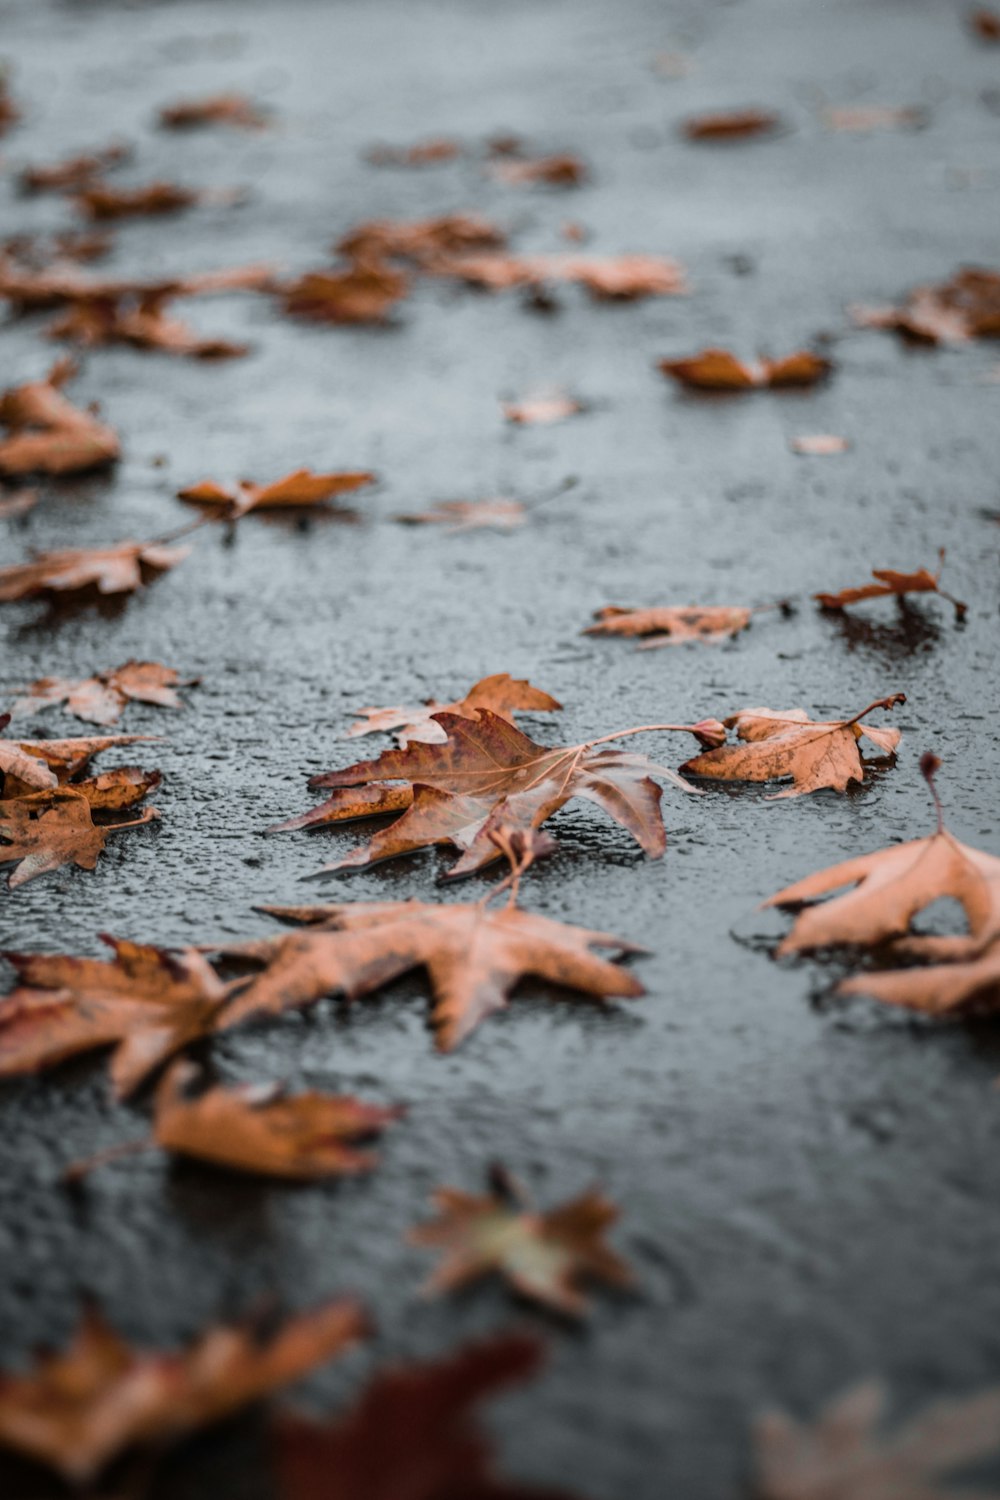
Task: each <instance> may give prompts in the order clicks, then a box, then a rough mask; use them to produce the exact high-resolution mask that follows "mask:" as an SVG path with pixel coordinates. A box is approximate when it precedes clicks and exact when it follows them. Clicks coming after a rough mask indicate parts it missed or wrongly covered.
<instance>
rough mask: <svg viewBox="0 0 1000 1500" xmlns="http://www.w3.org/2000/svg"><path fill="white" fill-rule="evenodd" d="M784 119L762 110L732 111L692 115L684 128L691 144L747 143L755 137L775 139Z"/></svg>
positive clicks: (684, 124)
mask: <svg viewBox="0 0 1000 1500" xmlns="http://www.w3.org/2000/svg"><path fill="white" fill-rule="evenodd" d="M781 125H782V121H781V118H780V116H778V115H776V114H772V113H771V112H770V111H768V110H762V109H729V110H720V111H718V112H717V113H715V114H707V115H692V116H691V118H690V119H687V120H685V121H684V122H683V123H682V125H681V133H682V134H683V135H685V136H687V138H688V140H689V141H732V140H746V139H747V138H748V137H751V136H758V135H771V134H773V133H774V132H775V131H776V130H778V129H780V128H781Z"/></svg>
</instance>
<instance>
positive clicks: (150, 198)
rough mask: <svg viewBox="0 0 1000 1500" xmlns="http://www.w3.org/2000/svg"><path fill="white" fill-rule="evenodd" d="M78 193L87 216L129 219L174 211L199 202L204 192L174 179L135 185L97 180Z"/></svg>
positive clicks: (82, 210)
mask: <svg viewBox="0 0 1000 1500" xmlns="http://www.w3.org/2000/svg"><path fill="white" fill-rule="evenodd" d="M75 196H76V202H77V204H78V205H79V208H80V210H81V212H83V213H85V214H86V215H87V217H88V218H91V219H128V218H133V217H137V216H141V215H146V214H175V213H177V212H179V210H181V209H183V208H190V207H191V206H192V204H194V203H197V202H198V200H199V199H200V198H201V197H202V194H201V193H199V192H198V191H197V190H196V189H195V188H186V187H179V186H178V185H177V183H174V182H149V183H146V184H145V185H144V186H143V187H134V188H114V187H110V186H108V184H107V183H94V184H92V185H91V186H90V187H85V188H82V189H81V191H80V192H79V193H77V194H76V195H75Z"/></svg>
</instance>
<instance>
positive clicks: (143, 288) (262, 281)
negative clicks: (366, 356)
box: [0, 234, 276, 318]
mask: <svg viewBox="0 0 1000 1500" xmlns="http://www.w3.org/2000/svg"><path fill="white" fill-rule="evenodd" d="M95 239H97V237H96V236H94V235H93V234H88V235H85V236H83V237H82V240H81V239H80V238H78V239H77V240H76V241H71V242H70V250H72V249H73V247H74V245H76V246H78V245H79V244H80V243H81V242H82V244H83V245H84V247H85V248H86V247H87V246H89V245H92V244H93V243H94V241H95ZM102 243H103V241H102ZM65 253H66V254H69V253H70V251H67V252H65ZM275 285H276V278H275V272H274V268H273V267H272V266H268V265H259V264H258V265H247V266H231V267H229V268H227V269H225V270H221V271H203V272H200V273H199V274H197V275H193V276H182V277H171V278H170V279H168V280H159V281H141V280H137V279H136V278H134V277H124V278H119V279H114V278H111V277H107V276H91V275H88V274H87V273H86V272H85V271H81V270H80V268H79V266H76V265H73V264H71V263H69V262H67V261H65V260H64V261H62V262H56V263H55V264H46V265H42V266H41V267H36V266H34V265H26V264H24V263H23V262H22V261H21V260H19V259H18V258H17V257H16V256H13V255H11V254H10V253H9V252H8V253H7V254H6V255H3V256H0V297H4V298H6V299H7V301H8V302H10V303H11V304H12V306H13V307H14V308H15V309H16V310H17V311H18V312H32V311H37V310H38V309H41V308H46V307H67V306H68V307H69V308H70V309H72V308H73V307H74V306H75V304H77V303H81V302H82V303H95V304H104V303H121V304H122V306H121V308H120V309H119V310H118V316H119V317H120V318H124V317H126V316H127V315H128V314H129V313H131V312H133V311H136V310H138V309H139V308H141V307H150V306H154V307H156V306H162V303H163V302H164V301H165V300H167V299H169V298H171V297H197V296H207V295H211V294H213V293H217V292H234V291H240V292H266V291H273V290H274V287H275Z"/></svg>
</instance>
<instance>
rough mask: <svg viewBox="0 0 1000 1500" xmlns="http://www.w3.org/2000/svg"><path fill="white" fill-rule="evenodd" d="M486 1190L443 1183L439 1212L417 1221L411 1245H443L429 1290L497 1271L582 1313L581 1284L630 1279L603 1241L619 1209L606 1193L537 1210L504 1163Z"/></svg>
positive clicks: (534, 1295)
mask: <svg viewBox="0 0 1000 1500" xmlns="http://www.w3.org/2000/svg"><path fill="white" fill-rule="evenodd" d="M489 1186H490V1191H489V1192H488V1193H487V1194H484V1195H476V1194H474V1193H465V1192H462V1191H460V1190H459V1189H458V1188H438V1189H437V1190H436V1191H435V1193H434V1194H433V1197H432V1200H431V1201H432V1202H433V1204H434V1206H435V1208H436V1209H437V1210H438V1217H437V1218H436V1219H433V1220H431V1221H430V1222H429V1223H427V1224H418V1225H417V1226H416V1227H415V1228H414V1229H412V1230H411V1231H410V1233H409V1235H408V1236H407V1238H408V1239H409V1242H410V1244H411V1245H422V1246H426V1247H428V1248H431V1249H437V1250H441V1251H442V1252H443V1258H442V1261H441V1264H440V1265H439V1266H438V1268H437V1270H436V1271H435V1272H434V1274H433V1276H432V1277H431V1279H430V1281H429V1282H428V1283H427V1286H426V1287H425V1292H427V1293H428V1294H430V1295H433V1294H434V1293H436V1292H445V1291H453V1290H454V1289H455V1288H456V1287H461V1286H465V1285H466V1284H467V1283H468V1282H470V1281H476V1280H478V1279H479V1278H480V1277H482V1276H486V1275H488V1274H489V1273H490V1272H499V1274H500V1275H501V1276H503V1277H504V1278H505V1280H507V1281H508V1282H509V1283H510V1285H511V1286H512V1287H513V1288H514V1289H515V1291H517V1292H519V1293H520V1294H521V1296H523V1297H527V1298H529V1299H531V1300H532V1301H535V1302H540V1303H542V1305H543V1306H546V1307H550V1308H554V1309H555V1310H556V1311H557V1312H561V1313H565V1314H567V1315H568V1316H569V1317H573V1318H577V1317H580V1316H582V1314H583V1313H584V1312H585V1311H586V1307H587V1304H586V1301H585V1300H584V1297H583V1295H582V1292H581V1290H580V1286H581V1283H582V1282H584V1281H589V1280H599V1281H606V1282H609V1283H610V1284H611V1285H613V1286H631V1285H632V1283H633V1276H632V1272H631V1270H630V1269H629V1267H628V1266H627V1265H626V1263H625V1262H624V1261H623V1260H622V1259H621V1257H620V1256H618V1255H616V1254H615V1252H614V1251H613V1250H612V1249H611V1248H610V1247H609V1246H608V1245H607V1244H605V1242H604V1235H605V1232H606V1230H607V1229H608V1227H609V1226H610V1225H611V1224H613V1223H614V1222H615V1220H616V1219H617V1218H618V1209H617V1208H616V1207H615V1205H614V1204H613V1203H611V1202H609V1201H608V1199H607V1198H605V1197H604V1196H603V1194H602V1193H599V1192H595V1191H593V1190H591V1191H589V1192H586V1193H582V1194H581V1195H580V1197H579V1198H574V1199H573V1200H572V1201H571V1202H569V1203H563V1204H562V1205H561V1206H560V1207H559V1208H553V1209H550V1210H549V1211H548V1212H547V1213H542V1212H539V1211H537V1210H535V1209H534V1208H533V1207H532V1206H531V1204H530V1203H529V1202H528V1201H527V1199H526V1196H525V1194H524V1191H523V1189H522V1188H521V1186H520V1184H518V1183H517V1182H516V1181H515V1180H514V1179H513V1178H512V1177H511V1176H510V1174H509V1173H508V1172H506V1170H505V1169H504V1168H502V1167H494V1169H493V1170H492V1172H491V1173H490V1181H489Z"/></svg>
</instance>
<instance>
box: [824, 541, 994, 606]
mask: <svg viewBox="0 0 1000 1500" xmlns="http://www.w3.org/2000/svg"><path fill="white" fill-rule="evenodd" d="M941 560H942V562H943V561H944V553H943V552H942V554H941ZM872 577H873V578H876V579H878V582H877V583H863V584H861V586H860V587H859V588H853V589H841V590H840V592H839V593H838V594H813V598H814V599H815V600H816V601H817V602H818V603H819V604H820V605H821V606H822V607H823V609H832V610H842V609H844V608H845V607H846V606H847V605H848V604H858V603H860V602H861V601H862V600H864V599H889V598H893V597H895V598H897V599H901V598H903V597H904V595H906V594H940V595H941V597H942V599H947V600H948V602H949V604H951V605H953V606H954V609H955V618H956V619H958V620H963V619H964V618H965V616H966V614H967V613H968V609H969V606H968V605H967V604H963V603H962V601H961V600H960V599H953V598H952V597H951V595H950V594H946V593H945V592H944V590H943V589H942V588H939V587H938V583H939V580H940V577H941V572H940V569H939V570H938V572H936V573H931V572H930V571H929V570H928V569H927V568H918V570H917V571H916V572H915V573H898V572H897V571H896V570H895V569H894V568H872Z"/></svg>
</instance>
